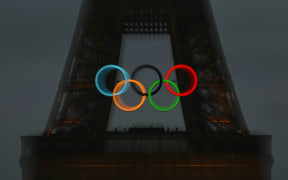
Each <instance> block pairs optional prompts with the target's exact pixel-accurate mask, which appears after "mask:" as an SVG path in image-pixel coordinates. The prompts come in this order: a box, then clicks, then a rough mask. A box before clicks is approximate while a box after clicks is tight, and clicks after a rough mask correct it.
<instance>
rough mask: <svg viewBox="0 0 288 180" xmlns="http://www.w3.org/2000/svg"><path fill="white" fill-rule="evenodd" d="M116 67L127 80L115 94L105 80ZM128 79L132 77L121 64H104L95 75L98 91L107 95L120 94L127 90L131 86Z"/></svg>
mask: <svg viewBox="0 0 288 180" xmlns="http://www.w3.org/2000/svg"><path fill="white" fill-rule="evenodd" d="M114 69H118V70H119V71H121V73H122V74H123V76H124V80H125V84H124V86H123V88H122V89H121V91H119V92H117V93H116V94H113V92H111V91H110V90H109V89H108V88H107V86H106V82H105V79H106V76H107V75H108V74H109V73H110V72H111V71H113V70H114ZM128 79H130V77H129V74H128V73H127V72H126V71H125V70H124V69H123V68H121V67H120V66H116V65H112V64H110V65H106V66H103V67H102V68H101V69H99V71H98V72H97V74H96V76H95V85H96V87H97V89H98V91H99V92H100V93H101V94H103V95H105V96H113V95H120V94H123V93H125V92H126V91H127V89H128V87H129V83H128Z"/></svg>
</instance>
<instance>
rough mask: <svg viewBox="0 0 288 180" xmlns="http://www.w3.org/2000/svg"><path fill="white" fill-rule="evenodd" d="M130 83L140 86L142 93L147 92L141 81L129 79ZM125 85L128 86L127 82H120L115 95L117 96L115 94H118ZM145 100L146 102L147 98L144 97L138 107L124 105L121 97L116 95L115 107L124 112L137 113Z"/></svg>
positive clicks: (114, 98)
mask: <svg viewBox="0 0 288 180" xmlns="http://www.w3.org/2000/svg"><path fill="white" fill-rule="evenodd" d="M128 82H131V83H135V84H136V85H138V86H139V87H140V89H141V91H142V93H146V90H145V88H144V86H143V85H142V84H141V83H140V82H139V81H136V80H133V79H128ZM123 84H124V86H125V85H126V82H125V80H122V81H120V82H119V83H118V84H117V85H116V86H115V88H114V90H113V94H115V92H117V91H118V89H119V88H122V87H123ZM145 100H146V96H142V99H141V101H140V103H139V104H138V105H136V106H128V105H126V104H125V103H123V101H122V99H121V97H120V95H116V94H115V95H113V101H114V103H115V105H116V106H117V107H118V108H119V109H121V110H123V111H136V110H137V109H139V108H140V107H141V106H142V105H143V104H144V102H145Z"/></svg>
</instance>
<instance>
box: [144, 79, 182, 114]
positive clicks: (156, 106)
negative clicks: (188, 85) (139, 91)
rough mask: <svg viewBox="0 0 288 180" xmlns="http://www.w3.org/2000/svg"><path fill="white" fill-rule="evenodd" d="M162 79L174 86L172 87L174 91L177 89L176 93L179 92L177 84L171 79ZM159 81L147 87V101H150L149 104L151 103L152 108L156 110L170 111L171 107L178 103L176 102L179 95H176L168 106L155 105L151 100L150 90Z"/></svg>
mask: <svg viewBox="0 0 288 180" xmlns="http://www.w3.org/2000/svg"><path fill="white" fill-rule="evenodd" d="M163 81H164V82H166V83H169V84H171V85H172V86H174V88H175V89H176V91H177V92H178V93H179V92H180V90H179V88H178V86H177V85H176V84H175V83H174V82H173V81H170V80H167V79H163ZM159 83H160V80H158V81H155V82H154V83H153V84H152V85H151V87H150V88H149V91H148V99H149V102H150V104H151V105H152V107H153V108H155V109H157V110H159V111H170V110H171V109H173V108H175V107H176V105H177V104H178V102H179V100H180V97H179V96H177V97H176V100H175V102H174V103H173V104H172V105H170V106H167V107H161V106H159V105H157V104H156V103H154V101H153V100H152V97H151V93H152V90H153V88H154V86H156V85H157V84H159Z"/></svg>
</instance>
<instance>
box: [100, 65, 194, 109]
mask: <svg viewBox="0 0 288 180" xmlns="http://www.w3.org/2000/svg"><path fill="white" fill-rule="evenodd" d="M141 68H151V69H153V70H155V71H156V73H157V74H158V76H159V78H160V80H157V81H155V82H154V83H153V84H152V85H151V87H150V88H149V90H148V93H146V90H145V87H144V86H143V85H142V84H141V83H140V82H139V81H136V80H134V79H130V77H129V74H128V73H127V72H126V71H125V70H124V69H123V68H121V67H119V66H116V65H106V66H103V67H102V68H100V70H99V71H98V72H97V73H96V76H95V84H96V88H97V89H98V91H99V92H100V93H101V94H103V95H105V96H113V101H114V103H115V105H116V106H117V107H118V108H119V109H121V110H123V111H135V110H137V109H139V108H140V107H141V106H142V105H143V104H144V102H145V100H146V96H148V99H149V102H150V104H151V106H152V107H153V108H155V109H156V110H159V111H169V110H171V109H173V108H175V107H176V105H177V104H178V103H179V100H180V96H187V95H189V94H191V93H192V92H194V90H195V89H196V86H197V81H198V79H197V75H196V73H195V71H194V70H193V69H192V68H191V67H189V66H187V65H184V64H179V65H176V66H173V67H172V68H171V69H169V71H168V72H167V74H166V76H165V79H162V75H161V73H160V71H159V70H158V69H157V68H156V67H154V66H152V65H142V66H139V67H138V68H136V69H135V70H134V71H133V73H132V78H133V77H134V76H135V75H136V72H137V71H138V70H139V69H141ZM114 69H116V70H120V71H121V73H122V74H123V76H124V80H122V81H120V82H119V83H118V84H117V85H116V86H115V87H114V89H113V92H111V91H110V90H109V89H108V88H107V86H106V83H105V81H104V79H105V78H106V77H107V75H108V74H109V73H110V72H111V71H113V70H114ZM177 69H180V70H184V71H185V72H186V73H188V75H189V77H190V85H189V87H188V88H187V89H186V90H185V91H184V92H183V93H180V90H179V88H178V86H177V85H176V83H174V82H173V81H170V80H168V78H169V76H170V74H171V72H172V71H174V70H177ZM163 81H164V82H165V85H166V87H167V89H168V91H169V92H170V93H172V94H173V95H175V96H177V97H176V100H175V101H174V103H173V104H172V105H170V106H167V107H161V106H159V105H157V104H156V103H155V102H154V101H153V100H152V97H151V96H152V95H154V94H155V93H157V92H158V91H159V90H160V88H161V85H162V82H163ZM130 83H132V87H133V89H134V90H135V91H136V92H137V93H138V94H140V95H142V96H143V97H142V99H141V101H140V103H139V104H138V105H136V106H128V105H126V104H125V103H123V101H122V99H121V97H120V95H121V94H123V93H125V92H126V91H127V89H128V87H129V85H130ZM134 84H136V85H137V86H139V87H140V89H141V92H140V91H139V90H138V89H137V88H136V87H135V85H134ZM157 84H159V86H158V87H157V89H156V90H155V91H153V88H154V87H155V86H156V85H157ZM169 84H171V85H172V86H173V87H174V88H175V90H176V92H175V91H173V90H172V89H171V88H170V86H169ZM133 85H134V86H133ZM119 89H121V90H119ZM152 91H153V92H152Z"/></svg>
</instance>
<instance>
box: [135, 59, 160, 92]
mask: <svg viewBox="0 0 288 180" xmlns="http://www.w3.org/2000/svg"><path fill="white" fill-rule="evenodd" d="M143 68H150V69H153V70H154V71H155V72H156V73H157V74H158V76H159V78H160V83H159V86H158V87H157V89H156V90H155V91H153V92H152V93H151V95H154V94H156V93H157V92H158V91H159V90H160V89H161V86H162V82H163V78H162V75H161V72H160V71H159V70H158V69H157V68H156V67H154V66H152V65H149V64H144V65H141V66H139V67H137V68H136V69H135V70H134V71H133V73H132V75H131V79H134V76H135V75H136V74H137V71H139V70H140V69H143ZM132 88H133V90H134V91H135V92H136V93H137V94H139V95H142V96H148V93H142V92H141V91H139V90H138V89H137V87H136V85H135V84H134V83H132Z"/></svg>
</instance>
